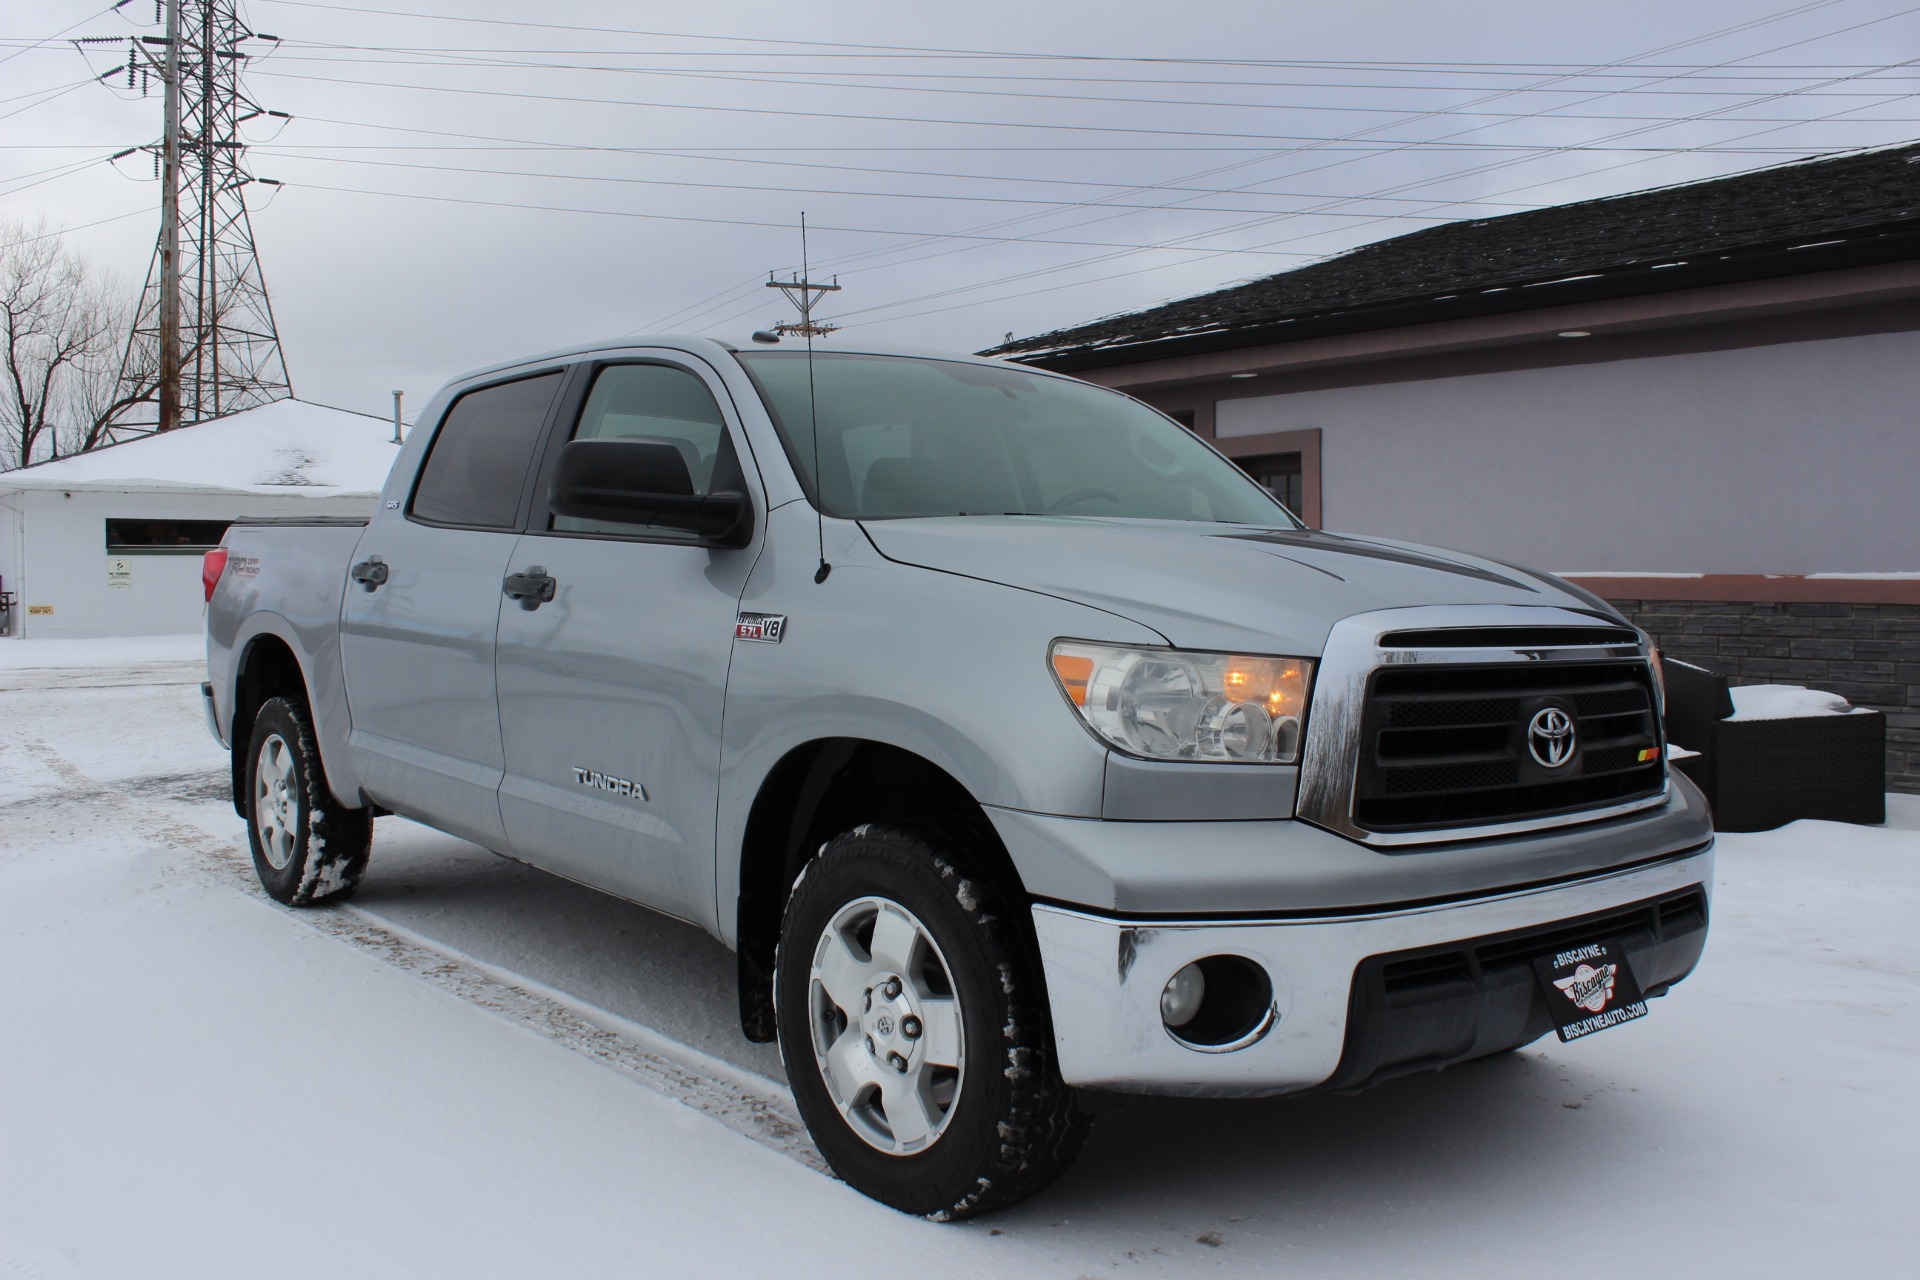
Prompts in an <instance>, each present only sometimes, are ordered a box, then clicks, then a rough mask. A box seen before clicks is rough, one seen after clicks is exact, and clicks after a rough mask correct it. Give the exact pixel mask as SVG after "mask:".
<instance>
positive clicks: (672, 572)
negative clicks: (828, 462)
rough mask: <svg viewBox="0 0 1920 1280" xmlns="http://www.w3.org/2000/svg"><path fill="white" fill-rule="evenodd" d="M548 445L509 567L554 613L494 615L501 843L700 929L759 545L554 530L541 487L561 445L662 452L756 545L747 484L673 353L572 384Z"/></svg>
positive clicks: (701, 376) (562, 522) (723, 401)
mask: <svg viewBox="0 0 1920 1280" xmlns="http://www.w3.org/2000/svg"><path fill="white" fill-rule="evenodd" d="M553 434H554V439H553V441H552V444H551V445H550V446H549V449H548V454H547V459H546V463H545V466H544V467H543V480H542V482H541V483H540V485H539V486H538V488H537V491H536V494H535V500H534V504H533V507H532V509H531V515H530V517H529V522H528V530H527V533H526V534H525V535H524V536H523V537H522V538H521V539H520V543H519V546H518V547H517V548H516V549H515V551H514V553H513V560H512V566H511V567H512V571H513V572H515V573H520V574H527V575H530V576H533V575H534V571H535V570H538V571H540V573H541V574H543V575H544V576H545V577H548V578H551V579H552V596H551V599H548V600H544V601H543V600H541V599H539V596H538V594H534V595H529V596H528V597H527V598H526V599H524V600H515V599H510V598H503V599H501V601H500V632H499V651H498V660H497V661H498V670H499V695H500V725H501V731H502V735H503V749H504V753H505V762H506V763H505V769H506V776H505V778H504V780H503V781H502V783H501V788H500V810H501V815H502V818H503V820H504V821H505V823H506V829H507V835H508V838H509V840H510V841H511V842H512V845H513V848H514V851H515V852H516V853H517V854H518V855H519V856H520V857H523V858H525V859H526V860H527V861H529V862H533V863H535V864H536V865H539V866H544V867H547V868H549V869H551V870H554V871H557V872H559V873H560V874H562V875H566V876H570V877H572V878H574V879H576V880H581V881H584V882H585V883H588V884H592V885H595V886H597V887H599V888H603V889H606V890H609V891H611V892H614V893H618V894H620V895H622V896H623V897H627V898H631V899H634V900H635V901H639V902H644V903H646V904H648V905H649V906H653V907H655V908H657V909H659V910H662V911H667V912H670V913H672V914H675V915H678V916H681V917H683V918H686V919H691V920H696V921H699V922H701V923H710V922H711V919H712V915H713V909H714V908H713V883H714V882H713V857H714V814H715V805H716V803H717V798H718V790H719V766H720V720H721V711H722V707H723V704H724V700H725V696H726V683H727V667H728V663H729V661H730V659H731V655H732V648H733V633H734V624H735V621H736V618H737V614H738V608H739V600H740V594H741V591H742V590H743V589H744V587H745V584H746V580H747V574H748V572H749V571H750V570H751V569H752V567H753V561H754V558H755V556H756V555H757V554H758V550H759V546H760V542H759V538H760V534H759V533H758V532H756V535H755V539H754V541H753V542H752V543H751V544H750V545H749V546H747V547H744V548H739V549H726V548H709V547H704V546H701V545H700V544H699V543H698V541H697V540H696V539H695V538H694V537H693V535H691V534H683V533H678V532H675V531H672V530H667V529H657V528H646V527H640V526H634V525H617V524H597V523H593V522H589V521H583V520H576V519H568V518H566V517H554V516H551V515H549V514H548V512H547V511H546V507H545V495H546V487H547V481H546V479H545V478H544V477H545V476H547V475H550V473H551V471H552V468H553V466H554V465H555V463H556V462H557V460H558V455H559V451H560V449H561V447H563V446H564V445H565V444H566V442H567V441H569V440H571V439H574V438H576V437H577V438H583V439H584V438H593V437H608V438H610V437H629V438H639V439H647V440H655V441H662V442H665V443H669V444H671V445H672V446H673V447H674V448H676V449H677V450H679V452H680V453H681V456H682V457H683V458H684V459H685V460H686V462H687V470H688V473H689V475H690V476H691V477H692V480H693V486H694V490H695V491H696V492H698V493H703V494H704V493H711V492H714V491H715V490H716V489H728V488H735V489H739V490H741V491H742V492H745V493H746V494H747V495H748V497H749V500H750V501H751V502H752V503H753V505H754V508H755V511H756V513H757V518H756V530H757V529H758V528H759V526H760V525H762V524H764V513H765V504H764V501H763V500H762V498H761V495H760V489H759V483H758V477H757V475H755V473H754V469H753V467H752V465H751V463H750V461H749V462H747V464H746V465H744V466H743V465H742V460H743V459H750V455H749V454H748V453H747V451H746V448H745V442H744V439H743V437H742V436H741V435H740V428H739V423H738V420H737V418H736V416H735V413H734V410H733V405H732V401H731V399H730V398H729V397H728V394H727V392H726V390H725V388H724V386H723V385H722V384H721V382H720V381H719V379H718V377H717V376H716V375H715V374H714V373H713V371H712V370H711V369H708V368H706V367H705V366H704V365H703V364H702V363H701V362H700V361H699V360H697V359H695V358H692V357H688V356H684V355H680V354H677V353H667V352H662V353H660V354H659V356H658V358H657V359H646V358H634V359H622V360H621V361H618V362H607V363H602V364H597V365H594V366H590V367H587V368H584V369H583V370H582V371H581V373H580V375H579V376H578V377H577V379H576V382H575V387H574V390H573V391H571V392H570V393H569V395H568V403H567V404H566V405H565V406H563V408H562V410H561V416H560V420H559V422H558V423H556V426H555V430H554V433H553ZM523 606H531V607H523Z"/></svg>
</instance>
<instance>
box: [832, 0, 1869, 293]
mask: <svg viewBox="0 0 1920 1280" xmlns="http://www.w3.org/2000/svg"><path fill="white" fill-rule="evenodd" d="M1837 2H1838V0H1812V2H1811V3H1805V4H1801V5H1797V6H1794V7H1792V8H1788V9H1785V10H1781V11H1779V12H1776V13H1773V14H1770V15H1766V16H1764V17H1762V18H1758V19H1752V20H1749V21H1746V22H1742V23H1737V24H1735V25H1734V26H1732V27H1727V28H1722V29H1720V30H1717V31H1711V32H1708V33H1706V34H1705V35H1701V36H1694V37H1690V38H1689V39H1686V40H1681V41H1676V42H1672V43H1669V44H1666V45H1663V46H1660V47H1659V48H1656V49H1652V50H1649V51H1647V52H1646V53H1643V54H1641V55H1637V56H1635V57H1630V58H1625V59H1620V60H1616V61H1615V62H1613V63H1607V64H1601V66H1600V67H1599V68H1590V69H1606V68H1608V67H1621V66H1625V65H1628V64H1631V63H1635V62H1639V61H1641V60H1642V59H1644V58H1651V57H1658V56H1660V55H1661V54H1664V53H1668V52H1672V51H1673V50H1676V49H1681V48H1686V47H1688V46H1690V45H1695V44H1701V43H1704V42H1707V41H1710V40H1715V39H1719V38H1722V37H1724V36H1725V35H1728V34H1732V33H1738V32H1740V31H1745V30H1749V29H1751V28H1753V27H1755V26H1760V25H1765V24H1767V23H1771V22H1776V21H1780V20H1782V19H1784V18H1787V17H1792V16H1796V15H1798V14H1801V13H1805V12H1809V11H1812V10H1816V9H1822V8H1829V7H1831V6H1832V5H1833V4H1835V3H1837ZM1798 43H1806V42H1805V41H1802V42H1798ZM1785 47H1794V46H1792V45H1789V46H1785ZM1777 51H1778V50H1777V49H1776V50H1770V51H1768V52H1777ZM1753 56H1765V54H1759V55H1753ZM1743 60H1744V59H1743ZM1569 78H1571V77H1568V76H1559V77H1552V78H1549V79H1547V80H1544V81H1539V82H1537V83H1535V84H1531V85H1525V86H1516V87H1514V88H1512V89H1508V90H1504V91H1501V92H1497V93H1493V94H1490V95H1487V96H1485V97H1483V98H1479V99H1475V100H1474V101H1473V102H1470V103H1468V104H1465V105H1468V106H1478V105H1481V104H1483V103H1487V102H1494V101H1499V100H1501V99H1503V98H1510V97H1515V96H1519V95H1522V94H1525V93H1527V92H1530V91H1532V90H1535V89H1538V88H1543V87H1551V86H1552V85H1554V84H1557V83H1559V82H1560V81H1561V80H1563V79H1569ZM1668 78H1669V79H1671V78H1672V77H1668ZM1656 83H1659V81H1656ZM1607 96H1610V95H1609V94H1604V93H1603V94H1598V95H1595V96H1594V97H1592V98H1589V99H1586V101H1597V100H1599V99H1600V98H1604V97H1607ZM1426 118H1427V116H1425V115H1415V116H1411V117H1408V118H1407V119H1406V120H1402V121H1398V122H1389V123H1383V124H1379V125H1374V126H1370V127H1367V128H1364V129H1361V130H1358V131H1356V132H1354V133H1351V134H1348V135H1346V138H1344V139H1341V140H1342V141H1345V140H1348V139H1353V138H1364V137H1366V136H1368V135H1371V134H1375V133H1378V132H1380V131H1381V130H1383V129H1388V128H1395V127H1399V126H1402V125H1406V124H1418V123H1420V122H1421V121H1423V120H1425V119H1426ZM1515 118H1516V119H1526V118H1527V117H1526V116H1525V115H1521V116H1516V117H1515ZM1443 136H1445V137H1455V136H1458V135H1457V134H1450V135H1443ZM1325 149H1331V144H1316V145H1313V146H1309V147H1307V148H1304V150H1308V151H1317V150H1325ZM1402 149H1404V148H1395V150H1402ZM1255 163H1258V161H1247V162H1241V163H1238V164H1233V165H1226V166H1222V167H1218V168H1215V169H1211V170H1207V171H1204V172H1203V173H1201V174H1198V175H1188V177H1187V178H1184V179H1177V180H1176V181H1187V180H1191V179H1193V178H1195V177H1211V176H1214V175H1215V174H1218V173H1223V172H1229V171H1231V170H1233V169H1243V168H1247V167H1249V166H1250V165H1252V164H1255ZM1349 163H1352V161H1336V162H1334V163H1332V164H1323V165H1319V166H1315V167H1314V168H1312V169H1309V170H1306V171H1305V172H1318V171H1321V170H1325V169H1330V168H1339V167H1341V166H1342V165H1345V164H1349ZM1467 172H1471V170H1469V171H1467ZM1285 176H1300V171H1294V172H1293V173H1291V174H1289V175H1283V176H1282V178H1274V179H1267V180H1268V181H1280V180H1283V178H1284V177H1285ZM1448 176H1453V175H1448ZM1247 185H1254V184H1247ZM1149 189H1150V188H1149ZM1088 203H1089V206H1090V207H1098V206H1099V205H1100V204H1102V203H1103V202H1102V201H1100V200H1095V201H1090V202H1088ZM1175 203H1178V202H1175ZM1037 216H1039V215H1026V216H1025V217H1023V218H1021V219H1014V220H1010V221H1011V222H1018V221H1025V220H1029V219H1031V218H1033V217H1037ZM1126 216H1130V215H1127V214H1125V213H1109V214H1105V215H1103V216H1102V217H1099V218H1094V219H1083V220H1082V221H1080V222H1078V223H1071V224H1068V227H1067V228H1064V229H1071V228H1072V227H1075V226H1087V225H1092V224H1093V223H1097V222H1104V221H1111V220H1113V219H1115V218H1120V217H1126ZM1274 220H1276V219H1275V218H1260V219H1254V220H1252V221H1250V222H1246V223H1240V224H1236V225H1234V226H1231V227H1227V228H1218V229H1216V231H1225V232H1232V231H1237V230H1242V229H1246V228H1250V227H1253V226H1258V225H1262V224H1263V223H1265V222H1270V221H1274ZM994 225H996V224H989V226H994ZM997 225H998V226H1005V225H1010V223H1008V222H1003V223H1001V224H997ZM1209 234H1213V233H1209ZM1189 239H1191V237H1178V238H1176V239H1174V240H1173V241H1171V242H1170V243H1181V242H1183V241H1185V240H1189ZM972 247H973V246H963V247H961V248H957V249H943V250H940V251H938V252H936V253H931V254H922V255H919V256H918V258H917V259H908V260H907V261H913V260H921V261H924V260H925V259H926V258H928V257H939V256H947V255H951V254H955V253H964V252H968V251H970V250H971V248H972ZM885 252H886V251H885V250H876V251H873V252H870V253H868V254H866V255H862V256H865V257H869V258H870V257H874V256H880V255H882V254H884V253H885ZM1125 256H1128V255H1127V254H1125V253H1106V254H1098V255H1095V256H1093V257H1091V258H1084V259H1079V260H1076V261H1075V262H1071V263H1067V264H1063V265H1061V266H1058V267H1054V268H1039V269H1036V270H1032V271H1026V272H1020V273H1016V274H1015V275H1013V276H1009V277H1002V278H1000V279H999V280H996V281H990V282H982V283H980V284H976V285H972V286H960V287H957V288H954V289H949V290H945V291H942V293H940V294H938V295H927V296H926V297H924V298H922V299H917V300H930V299H931V298H932V297H936V296H950V295H952V294H955V293H962V292H969V291H972V290H973V289H978V288H988V287H992V286H993V285H995V284H1002V283H1012V282H1014V281H1016V280H1020V279H1031V278H1034V277H1036V276H1040V275H1047V274H1052V273H1055V272H1057V271H1061V270H1070V269H1073V268H1075V267H1081V266H1091V265H1095V264H1097V263H1101V262H1108V261H1112V260H1114V259H1116V258H1120V257H1125ZM829 265H839V264H829ZM889 265H900V263H899V262H896V263H893V264H889ZM865 269H875V268H865ZM1122 274H1123V275H1132V274H1138V273H1137V272H1126V273H1122ZM901 305H904V304H901ZM878 309H881V308H869V310H878Z"/></svg>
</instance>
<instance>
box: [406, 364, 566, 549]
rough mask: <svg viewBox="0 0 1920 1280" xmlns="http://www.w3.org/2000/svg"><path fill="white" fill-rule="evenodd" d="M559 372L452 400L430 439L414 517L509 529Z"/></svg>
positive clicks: (517, 507) (470, 393) (416, 493)
mask: <svg viewBox="0 0 1920 1280" xmlns="http://www.w3.org/2000/svg"><path fill="white" fill-rule="evenodd" d="M559 389H560V375H559V374H558V373H557V372H556V373H544V374H541V375H540V376H539V377H537V378H522V379H521V380H520V381H518V382H503V383H501V384H500V385H499V386H496V387H483V388H481V389H480V390H478V391H469V392H468V393H467V394H466V395H463V396H461V397H460V398H459V399H458V400H456V401H454V402H453V407H452V408H451V409H449V410H447V417H446V420H445V421H444V422H442V423H441V424H440V433H439V434H438V435H437V436H435V437H434V440H433V448H432V450H431V451H430V452H429V453H428V454H427V465H426V466H425V467H424V468H422V470H421V472H420V484H419V486H418V487H417V488H416V489H415V490H414V493H413V511H412V513H413V514H414V515H415V516H417V517H419V518H420V519H422V520H430V521H432V522H434V523H435V524H462V525H477V526H480V527H482V528H487V529H507V528H511V527H512V526H513V522H514V517H515V516H516V515H518V514H519V511H520V494H521V492H522V491H523V490H524V489H525V488H526V483H527V468H528V467H529V466H530V465H531V464H532V461H533V450H534V446H535V445H536V444H538V443H539V439H540V428H541V427H542V426H543V425H544V424H545V423H546V420H547V409H548V407H549V406H550V405H551V404H552V403H553V397H554V393H555V392H556V391H558V390H559Z"/></svg>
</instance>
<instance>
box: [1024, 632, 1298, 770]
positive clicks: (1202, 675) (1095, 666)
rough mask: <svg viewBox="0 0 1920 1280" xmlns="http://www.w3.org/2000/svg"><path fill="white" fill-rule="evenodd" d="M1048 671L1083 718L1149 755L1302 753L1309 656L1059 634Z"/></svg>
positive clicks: (1125, 747) (1282, 760) (1275, 759)
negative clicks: (1126, 645)
mask: <svg viewBox="0 0 1920 1280" xmlns="http://www.w3.org/2000/svg"><path fill="white" fill-rule="evenodd" d="M1051 657H1052V663H1053V676H1054V679H1055V680H1057V681H1059V684H1060V692H1062V693H1064V694H1065V695H1066V697H1067V701H1069V702H1071V703H1072V704H1073V705H1074V708H1075V709H1076V710H1077V711H1078V712H1079V713H1080V718H1081V719H1083V720H1085V721H1086V722H1087V725H1088V727H1089V728H1091V729H1092V730H1093V731H1094V732H1095V733H1097V734H1099V735H1100V737H1102V738H1104V739H1105V740H1106V741H1107V742H1109V743H1111V744H1113V745H1114V746H1115V747H1118V748H1119V749H1120V750H1122V751H1124V752H1126V753H1127V754H1128V755H1135V756H1144V757H1146V758H1147V759H1149V760H1220V761H1228V762H1234V763H1261V764H1288V763H1291V762H1293V761H1294V760H1297V759H1299V758H1300V718H1301V716H1302V715H1304V714H1305V712H1306V706H1307V686H1308V685H1309V683H1311V681H1312V678H1313V663H1312V662H1310V661H1308V660H1306V659H1304V658H1267V657H1251V656H1246V655H1242V654H1228V653H1187V652H1183V651H1181V650H1178V649H1122V648H1118V647H1115V646H1113V645H1104V644H1088V643H1086V642H1084V641H1079V640H1056V641H1055V642H1054V645H1053V651H1052V654H1051Z"/></svg>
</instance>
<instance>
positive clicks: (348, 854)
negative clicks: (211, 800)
mask: <svg viewBox="0 0 1920 1280" xmlns="http://www.w3.org/2000/svg"><path fill="white" fill-rule="evenodd" d="M244 765H245V768H244V776H245V778H246V790H245V791H244V792H243V793H242V794H243V795H244V796H245V806H246V809H245V811H246V818H247V843H248V844H249V845H250V846H252V849H253V869H254V871H255V873H256V874H258V875H259V877H260V885H261V887H262V888H264V889H265V890H266V891H267V895H268V896H269V897H271V898H273V899H274V900H275V901H277V902H284V903H286V904H287V905H288V906H290V907H305V906H320V905H322V904H324V903H328V902H339V901H341V900H342V899H344V898H346V897H347V896H348V895H350V894H351V893H352V892H353V891H354V890H355V889H357V888H358V887H359V886H360V877H361V876H363V875H365V874H366V870H367V852H368V849H369V848H370V846H371V845H372V843H373V814H372V812H371V811H370V810H367V809H348V808H345V807H343V806H341V805H340V804H338V803H337V802H336V801H335V800H334V798H333V795H332V793H331V792H329V791H328V790H327V779H326V775H325V774H324V773H323V772H322V771H321V768H320V751H319V748H318V747H316V746H315V745H314V739H313V725H312V723H311V722H310V721H309V719H308V717H307V709H306V708H305V707H303V706H301V705H300V704H299V703H297V702H294V701H292V700H291V699H288V698H271V699H268V701H267V702H266V703H264V704H263V705H262V706H261V708H260V711H259V713H258V714H257V715H255V717H254V720H253V733H252V734H251V735H250V736H249V738H248V740H247V755H246V759H245V761H244Z"/></svg>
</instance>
